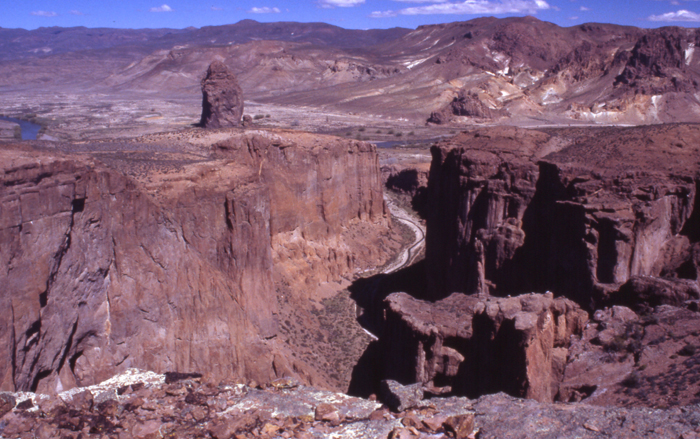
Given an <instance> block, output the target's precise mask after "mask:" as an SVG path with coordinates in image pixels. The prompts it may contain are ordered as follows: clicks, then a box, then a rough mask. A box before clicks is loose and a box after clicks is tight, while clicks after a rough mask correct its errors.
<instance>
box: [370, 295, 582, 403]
mask: <svg viewBox="0 0 700 439" xmlns="http://www.w3.org/2000/svg"><path fill="white" fill-rule="evenodd" d="M385 304H386V313H385V322H384V325H385V326H384V330H383V336H382V338H381V340H380V341H381V343H382V346H383V350H382V351H383V356H382V358H383V362H384V371H385V373H386V374H387V375H389V376H391V377H392V378H395V379H397V380H401V381H404V382H417V383H419V384H417V385H418V386H420V385H421V383H423V384H428V383H431V382H441V383H444V384H449V385H450V387H451V389H452V391H453V392H454V393H456V394H458V395H480V394H486V393H492V392H495V391H505V392H507V393H510V394H512V395H517V396H523V397H527V398H532V399H536V400H539V401H552V400H553V399H554V397H555V395H556V394H557V391H558V383H559V381H560V380H561V376H562V374H563V365H562V364H561V363H562V361H564V360H562V358H563V359H565V358H566V348H567V347H568V345H569V342H570V337H571V335H573V334H580V333H581V331H582V330H583V328H584V326H585V324H586V322H587V320H588V315H587V313H586V312H584V311H582V310H581V309H580V308H579V307H578V305H576V304H575V303H573V302H572V301H570V300H567V299H564V298H557V299H555V298H554V297H553V296H552V294H551V293H550V294H534V293H533V294H525V295H522V296H518V297H512V298H495V297H486V296H479V295H472V296H465V295H463V294H459V293H455V294H453V295H451V296H449V297H448V298H446V299H443V300H440V301H437V302H435V303H429V302H424V301H421V300H417V299H414V298H412V297H411V296H408V295H407V294H405V293H394V294H391V295H389V297H388V298H387V299H386V301H385ZM388 381H389V380H387V381H385V382H388ZM402 407H407V406H406V405H404V406H402Z"/></svg>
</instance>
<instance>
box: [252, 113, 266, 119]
mask: <svg viewBox="0 0 700 439" xmlns="http://www.w3.org/2000/svg"><path fill="white" fill-rule="evenodd" d="M260 119H265V115H263V114H256V115H255V116H253V120H260Z"/></svg>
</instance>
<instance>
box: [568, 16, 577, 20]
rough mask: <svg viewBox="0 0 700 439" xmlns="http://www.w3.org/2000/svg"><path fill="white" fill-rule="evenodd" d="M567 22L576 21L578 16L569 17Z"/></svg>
mask: <svg viewBox="0 0 700 439" xmlns="http://www.w3.org/2000/svg"><path fill="white" fill-rule="evenodd" d="M569 20H578V15H574V16H573V17H569Z"/></svg>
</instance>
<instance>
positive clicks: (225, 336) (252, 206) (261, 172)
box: [0, 132, 390, 393]
mask: <svg viewBox="0 0 700 439" xmlns="http://www.w3.org/2000/svg"><path fill="white" fill-rule="evenodd" d="M228 136H230V137H231V138H232V139H233V140H229V141H225V142H223V143H222V144H220V145H219V146H218V147H216V148H214V150H212V151H211V155H210V156H209V157H208V158H205V159H202V157H206V155H207V154H210V153H209V152H207V151H206V150H205V151H204V152H202V151H201V147H199V148H200V152H199V153H198V157H199V159H197V160H195V161H187V160H184V161H183V160H182V159H178V160H174V161H173V160H172V159H170V158H169V157H165V158H164V159H162V160H159V159H158V156H155V157H152V158H151V159H150V160H149V161H148V162H147V163H149V164H150V166H152V167H154V169H151V170H150V171H148V172H145V173H144V174H143V175H141V174H139V175H138V176H137V178H136V179H135V178H132V177H127V176H126V175H125V174H124V172H125V171H124V170H133V169H137V168H138V166H139V165H140V163H142V162H141V161H139V160H134V159H133V158H132V157H131V156H129V155H128V154H126V155H124V154H122V153H121V152H117V153H116V154H115V155H116V156H117V157H121V158H119V159H118V160H117V159H115V160H114V161H113V162H112V161H110V160H107V155H106V154H105V153H104V149H105V148H106V146H104V145H101V146H99V147H97V148H98V149H101V150H102V151H103V153H102V154H101V157H103V160H104V161H105V162H109V163H110V167H107V166H105V165H104V164H102V163H100V162H98V161H97V160H95V159H93V158H92V157H91V156H89V155H87V154H85V155H76V154H75V153H74V154H72V155H71V156H70V157H68V156H66V155H62V154H60V153H57V152H47V151H40V150H34V149H31V148H27V147H21V146H17V147H6V148H3V149H2V151H1V152H0V155H2V159H1V160H0V162H1V163H2V173H1V174H0V181H2V185H1V186H0V187H1V188H2V189H1V191H0V201H1V205H2V210H1V211H0V266H1V268H0V270H2V271H1V272H0V284H1V285H3V288H4V292H3V294H2V297H0V308H1V309H2V310H3V312H2V316H0V346H1V348H2V350H3V351H4V352H6V353H7V354H6V355H3V356H2V357H1V358H0V389H3V390H40V391H43V392H48V393H51V392H58V391H61V390H62V389H67V388H71V387H74V386H76V385H86V384H92V383H95V382H99V381H101V380H103V379H105V378H107V377H109V376H111V375H113V374H114V373H116V372H119V371H122V370H125V369H127V368H129V367H141V368H148V369H152V370H156V371H161V372H163V371H166V370H176V371H187V370H202V371H204V372H205V374H206V376H207V378H208V379H212V380H217V379H224V378H235V377H245V378H248V379H256V380H258V381H264V380H269V379H271V378H272V377H275V376H278V375H281V374H295V375H297V376H298V377H299V378H301V379H302V380H304V381H309V380H310V378H311V377H310V376H309V373H310V372H309V371H310V370H311V369H310V368H309V367H308V365H304V364H300V363H299V362H298V361H296V360H294V359H293V357H292V355H291V353H290V352H289V351H288V349H287V348H286V347H285V346H284V343H283V342H282V341H280V340H277V339H276V338H275V337H276V335H277V334H278V322H277V317H276V314H277V306H278V305H277V303H278V298H277V294H278V293H277V290H278V286H279V285H284V284H286V285H288V286H289V285H292V286H299V288H297V289H295V288H287V290H285V294H287V293H293V294H299V292H300V291H301V292H303V294H301V296H300V297H296V298H295V300H297V301H298V303H304V301H303V299H304V298H308V295H309V294H310V293H309V292H308V291H307V290H308V289H307V290H304V289H303V288H301V287H302V286H306V285H309V284H313V283H318V282H320V281H326V280H337V279H340V278H341V277H342V276H348V275H350V274H351V273H353V272H354V271H355V270H359V269H363V268H365V267H366V266H373V265H374V264H375V263H381V262H382V261H383V260H384V259H386V258H387V257H388V255H387V254H386V253H383V251H384V252H386V251H387V247H386V246H384V247H383V245H382V244H381V243H380V242H379V241H382V240H383V239H384V238H385V237H386V234H387V233H388V226H389V221H388V217H387V216H386V213H385V210H384V202H383V199H382V189H381V179H380V175H379V168H378V164H377V156H376V151H375V150H374V148H373V147H372V146H371V145H369V144H366V143H363V142H354V141H342V140H339V139H335V138H332V137H323V138H314V137H312V136H308V135H304V134H298V135H297V134H291V133H282V132H276V133H266V132H255V133H251V134H246V133H242V132H232V133H229V134H228ZM305 136H308V137H305ZM224 138H226V137H224ZM149 145H150V146H148V147H149V148H153V147H154V146H153V144H149ZM168 145H169V147H172V141H170V143H168ZM224 145H226V146H224ZM155 146H156V148H157V147H158V145H157V144H156V145H155ZM81 147H82V148H88V146H85V145H81ZM137 147H138V144H134V146H132V148H137ZM189 147H193V146H192V145H191V146H189ZM68 148H69V149H70V147H68ZM237 148H238V149H237ZM215 156H219V158H216V157H215ZM176 157H177V156H176ZM112 165H113V166H112ZM129 172H131V171H129ZM377 243H379V245H378V246H377V245H375V244H377ZM362 247H364V249H363V248H362ZM389 250H390V249H389Z"/></svg>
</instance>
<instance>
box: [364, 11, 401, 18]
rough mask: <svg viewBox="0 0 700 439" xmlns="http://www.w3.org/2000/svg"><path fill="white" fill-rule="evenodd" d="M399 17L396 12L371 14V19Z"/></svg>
mask: <svg viewBox="0 0 700 439" xmlns="http://www.w3.org/2000/svg"><path fill="white" fill-rule="evenodd" d="M397 15H399V14H398V13H397V12H396V11H374V12H372V13H371V14H369V16H370V18H387V17H396V16H397Z"/></svg>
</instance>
